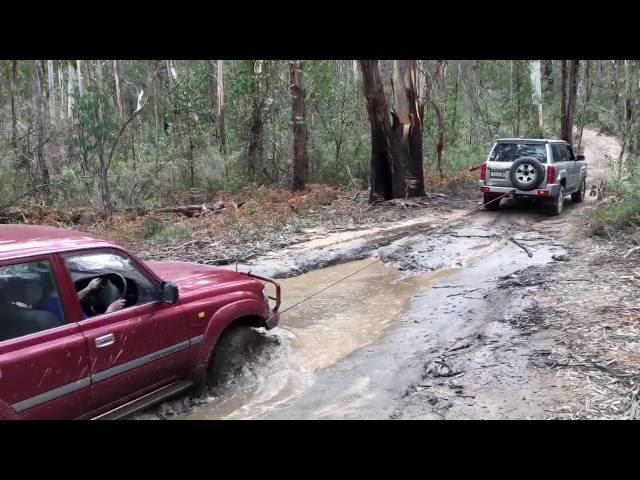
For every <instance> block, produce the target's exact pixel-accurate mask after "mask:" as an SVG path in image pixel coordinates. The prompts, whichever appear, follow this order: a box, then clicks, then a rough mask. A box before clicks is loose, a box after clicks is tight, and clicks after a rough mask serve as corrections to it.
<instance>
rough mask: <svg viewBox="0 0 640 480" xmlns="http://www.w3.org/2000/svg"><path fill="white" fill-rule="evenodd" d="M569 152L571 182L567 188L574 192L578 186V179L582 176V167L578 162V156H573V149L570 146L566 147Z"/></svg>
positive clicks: (568, 164)
mask: <svg viewBox="0 0 640 480" xmlns="http://www.w3.org/2000/svg"><path fill="white" fill-rule="evenodd" d="M564 147H565V149H566V151H567V173H568V175H569V177H570V178H569V181H567V188H568V189H570V190H574V189H576V188H577V186H578V177H579V176H580V167H579V166H578V162H576V156H575V155H574V154H573V149H572V148H571V147H570V146H569V145H565V146H564Z"/></svg>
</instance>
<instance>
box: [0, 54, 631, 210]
mask: <svg viewBox="0 0 640 480" xmlns="http://www.w3.org/2000/svg"><path fill="white" fill-rule="evenodd" d="M166 63H167V61H164V60H162V61H158V60H148V61H121V62H120V80H121V82H120V89H121V92H120V95H121V99H122V103H123V106H124V112H123V113H124V118H127V117H128V116H129V115H131V113H132V112H133V111H134V110H135V108H136V106H137V103H138V94H139V92H141V91H144V95H143V98H147V97H148V99H149V100H148V103H147V104H146V106H145V108H144V110H143V111H142V113H141V114H140V115H139V116H137V117H136V118H135V119H134V120H133V121H132V122H130V123H129V125H128V126H127V129H126V131H125V133H124V135H123V136H122V137H121V138H120V140H119V143H118V146H117V148H116V149H115V151H114V155H113V160H112V163H111V165H109V172H108V183H109V187H110V191H111V195H112V197H113V200H114V201H115V203H116V204H117V205H118V206H120V207H126V206H142V207H151V206H155V205H157V204H158V203H165V202H171V203H172V202H173V200H172V195H174V194H176V195H180V194H181V195H182V198H192V199H193V200H194V201H207V200H209V199H210V198H211V196H212V195H214V194H215V193H216V192H218V191H220V190H228V191H238V190H241V189H243V188H246V187H247V186H254V185H260V184H268V185H275V186H288V185H289V183H290V180H291V175H292V165H291V162H292V145H291V143H292V138H291V94H290V91H289V62H288V61H285V60H264V61H262V62H261V63H260V65H261V70H260V71H258V69H256V66H257V65H258V62H257V61H253V60H240V61H224V87H225V90H224V106H225V109H224V112H225V114H224V115H225V116H224V123H225V132H226V135H225V137H226V145H225V148H224V149H222V148H221V146H220V138H219V133H218V130H219V127H220V120H221V119H220V118H217V112H216V104H215V102H216V86H217V77H216V76H217V74H218V72H217V64H216V62H215V61H178V62H175V67H176V71H177V76H176V78H175V79H174V78H173V76H171V75H169V72H168V71H167V69H166V65H165V64H166ZM34 64H36V63H35V62H32V61H19V62H18V64H17V67H18V68H17V72H16V73H17V84H16V89H15V96H16V98H15V100H16V102H15V104H16V115H17V125H18V136H20V137H21V140H20V142H19V147H20V148H19V149H18V151H19V154H18V155H17V154H16V152H15V151H14V150H13V149H12V148H9V141H10V139H11V129H12V121H11V109H10V89H9V88H8V87H9V83H8V82H9V81H10V78H11V61H4V62H0V67H1V68H0V82H2V84H0V120H1V122H0V137H1V140H0V145H2V147H0V175H2V179H3V181H2V182H0V204H2V203H6V202H9V201H11V200H12V199H14V198H16V197H17V196H19V195H20V194H22V193H24V192H26V191H28V190H29V189H30V188H32V187H34V186H35V185H36V183H35V182H36V180H35V179H36V178H38V176H37V175H35V172H36V171H37V165H35V163H34V154H33V152H34V148H35V147H36V142H37V135H36V134H34V133H33V130H34V125H35V120H34V101H33V100H34V95H33V93H34V92H33V83H32V82H33V80H32V79H33V75H32V73H33V72H32V68H33V65H34ZM43 65H44V64H40V67H41V68H44V67H43ZM581 65H582V68H581V75H583V74H584V65H585V63H584V62H581ZM53 66H54V70H55V72H54V80H55V82H54V83H55V85H54V87H55V88H54V89H53V90H52V91H51V92H48V91H47V89H48V85H47V81H45V82H44V84H43V85H42V88H43V94H44V97H45V98H49V99H52V98H54V97H55V100H56V110H57V111H58V113H57V114H56V115H55V118H52V119H49V120H48V121H50V123H51V124H50V125H48V127H47V129H48V130H47V138H49V142H48V144H47V147H46V149H45V154H46V161H47V164H48V165H49V167H50V181H51V190H52V197H53V200H54V202H55V204H56V205H59V206H80V205H87V204H94V205H97V206H100V191H101V190H100V168H101V160H102V162H104V161H105V160H106V157H107V156H108V154H109V150H110V149H111V146H112V145H113V142H114V141H115V138H116V135H117V132H118V130H119V129H120V126H121V125H122V122H123V118H122V117H121V116H120V115H119V114H118V112H117V107H116V101H115V99H116V93H115V79H114V71H113V62H112V61H110V60H109V61H103V62H101V64H100V65H98V64H97V63H96V62H95V61H87V60H83V61H82V78H83V84H82V85H83V89H82V92H83V93H82V94H80V90H79V88H78V86H77V80H76V78H77V77H76V76H75V75H76V73H75V68H76V62H75V61H66V60H65V61H55V62H53ZM159 66H160V67H161V68H160V69H159V70H158V67H159ZM420 66H421V72H426V73H427V74H428V75H432V74H433V72H434V71H435V70H434V68H435V62H434V61H421V62H420ZM98 67H99V68H98ZM69 71H71V72H72V82H71V83H72V84H73V85H75V86H74V87H73V88H72V90H71V92H68V91H67V88H68V85H69V83H68V80H69V78H68V74H69ZM155 71H158V74H157V76H156V78H154V79H153V81H152V82H150V81H149V80H150V78H151V75H152V73H153V72H155ZM304 72H305V73H304V79H305V87H306V110H307V118H306V123H307V133H308V151H309V161H310V169H309V171H310V181H311V182H312V183H326V184H330V185H333V186H346V185H349V184H351V183H352V182H354V180H355V181H358V182H359V183H360V184H361V185H362V186H365V187H366V185H367V182H368V179H369V162H370V158H369V156H370V152H371V147H370V126H369V121H368V117H367V111H366V102H365V99H364V96H363V94H362V80H361V78H360V72H359V70H358V69H356V72H354V68H353V63H352V61H350V60H312V61H305V63H304ZM391 72H392V62H391V61H381V77H382V80H383V85H384V89H385V94H386V96H387V99H388V100H389V105H390V106H391V105H392V104H393V92H392V90H391V88H389V87H390V76H391ZM45 73H46V72H45ZM631 74H632V76H633V82H632V83H633V85H635V87H634V91H633V95H634V98H635V99H637V98H638V92H637V90H638V88H637V85H638V66H637V63H635V62H634V63H632V65H631ZM58 75H62V76H61V77H59V76H58ZM46 77H47V76H46V75H45V79H46ZM624 78H625V65H624V62H623V61H620V60H617V61H592V62H591V64H590V79H591V83H592V92H591V98H590V101H589V102H588V103H586V104H584V102H583V100H584V95H585V86H586V83H585V84H581V86H580V87H579V89H578V93H579V97H578V102H577V105H576V120H577V119H578V117H579V118H580V121H581V122H582V123H583V124H585V125H588V126H592V127H593V126H595V127H597V128H598V129H600V131H602V132H603V133H609V134H615V135H617V136H619V137H622V134H623V133H624V128H625V127H624V122H623V116H624V115H623V101H622V94H623V87H624ZM60 79H62V81H63V82H62V84H60V82H59V81H60ZM552 80H553V86H552V87H551V86H550V85H547V83H546V82H545V79H543V82H544V85H543V112H544V124H545V131H544V132H539V131H538V127H537V111H536V108H535V105H534V103H533V100H532V94H531V93H532V90H531V86H530V62H529V61H526V60H514V61H504V60H500V61H459V60H455V61H449V62H448V68H447V74H446V80H445V88H444V89H443V91H442V92H439V93H438V98H437V99H436V101H437V102H438V104H439V105H440V106H441V107H442V110H443V112H444V120H445V121H444V123H445V131H444V150H443V151H442V167H443V169H444V171H445V172H450V171H458V170H462V169H467V168H469V167H471V166H475V165H478V164H479V163H480V162H482V160H484V158H485V157H486V155H487V152H488V149H489V148H490V146H491V143H492V142H493V140H494V137H496V136H513V135H516V134H518V135H520V136H541V135H544V136H551V137H557V136H558V133H559V119H560V84H561V71H560V63H559V62H558V61H556V62H554V64H553V73H552ZM1 87H6V88H1ZM420 93H421V94H422V93H424V91H422V92H420ZM51 94H53V96H52V95H51ZM47 95H49V96H47ZM68 96H70V97H71V99H72V104H73V107H72V110H73V118H71V119H69V118H66V116H65V115H61V112H60V110H63V111H64V112H66V110H67V106H68V105H67V100H68ZM47 105H48V103H47ZM257 110H260V111H261V113H262V119H263V148H264V155H263V158H262V161H261V164H259V165H256V166H255V167H256V168H255V172H254V173H250V170H251V169H250V168H249V155H248V151H249V143H250V139H251V128H252V123H253V117H254V113H255V112H256V111H257ZM48 118H49V117H48ZM438 133H439V132H438V125H437V122H436V118H435V110H434V107H433V104H432V103H430V102H429V101H426V103H425V110H424V118H423V155H424V162H425V167H426V169H427V170H434V169H435V168H436V144H437V139H438ZM626 147H627V150H628V151H631V152H632V153H634V154H635V152H639V151H640V125H638V124H637V122H636V123H635V124H633V125H631V128H630V130H629V135H628V141H627V144H626ZM631 163H633V162H631ZM631 163H630V164H629V165H628V166H627V167H625V172H628V171H630V169H631V168H632V165H631ZM18 165H20V167H18ZM633 188H635V187H633V186H631V187H629V189H628V191H627V190H625V191H621V192H620V195H621V197H623V198H635V197H633ZM34 198H36V197H35V196H34ZM625 202H626V201H625ZM625 202H623V203H624V205H625V207H624V209H623V210H624V211H625V212H629V211H631V210H632V209H633V207H628V206H627V205H628V204H631V205H633V203H634V202H633V201H630V203H628V202H627V203H625ZM628 209H631V210H628ZM621 215H623V214H621ZM624 215H632V214H627V213H624ZM624 215H623V216H624Z"/></svg>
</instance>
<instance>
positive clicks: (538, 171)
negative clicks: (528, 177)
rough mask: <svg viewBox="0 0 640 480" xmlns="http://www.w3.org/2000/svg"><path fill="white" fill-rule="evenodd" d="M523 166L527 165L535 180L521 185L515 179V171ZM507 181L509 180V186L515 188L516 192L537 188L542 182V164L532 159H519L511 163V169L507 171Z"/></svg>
mask: <svg viewBox="0 0 640 480" xmlns="http://www.w3.org/2000/svg"><path fill="white" fill-rule="evenodd" d="M523 164H528V165H530V167H531V168H532V169H533V170H534V172H535V178H534V179H533V181H532V182H531V183H523V182H520V181H519V180H518V178H517V177H516V170H518V167H519V166H520V165H523ZM509 180H511V185H513V186H514V187H516V188H517V189H518V190H522V191H525V192H527V191H529V190H533V189H534V188H537V187H538V186H539V185H540V184H541V183H542V180H544V167H543V166H542V163H540V161H539V160H538V159H536V158H534V157H521V158H519V159H517V160H516V161H515V162H513V165H511V169H510V170H509Z"/></svg>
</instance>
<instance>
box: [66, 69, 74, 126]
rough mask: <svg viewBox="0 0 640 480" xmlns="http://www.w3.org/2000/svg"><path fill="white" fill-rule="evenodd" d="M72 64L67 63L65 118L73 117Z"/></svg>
mask: <svg viewBox="0 0 640 480" xmlns="http://www.w3.org/2000/svg"><path fill="white" fill-rule="evenodd" d="M73 97H74V93H73V66H72V65H71V62H69V64H68V65H67V118H69V119H71V118H73Z"/></svg>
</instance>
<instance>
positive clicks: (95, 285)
mask: <svg viewBox="0 0 640 480" xmlns="http://www.w3.org/2000/svg"><path fill="white" fill-rule="evenodd" d="M100 287H102V280H101V279H100V278H94V279H93V280H91V281H90V282H89V285H87V286H86V287H84V288H83V289H82V290H80V291H79V292H78V300H80V301H82V300H84V299H85V297H86V296H87V295H89V294H90V293H91V292H93V291H95V290H98V289H99V288H100Z"/></svg>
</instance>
